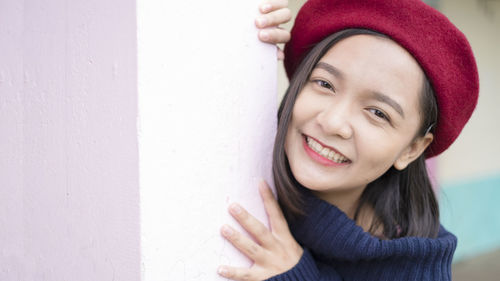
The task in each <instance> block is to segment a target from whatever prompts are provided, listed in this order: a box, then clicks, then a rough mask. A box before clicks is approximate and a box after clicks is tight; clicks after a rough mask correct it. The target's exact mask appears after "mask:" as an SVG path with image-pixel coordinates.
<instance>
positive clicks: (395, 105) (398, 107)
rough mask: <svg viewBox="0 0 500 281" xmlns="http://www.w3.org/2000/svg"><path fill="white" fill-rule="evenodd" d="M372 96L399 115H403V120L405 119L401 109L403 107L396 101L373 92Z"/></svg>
mask: <svg viewBox="0 0 500 281" xmlns="http://www.w3.org/2000/svg"><path fill="white" fill-rule="evenodd" d="M372 95H373V98H374V99H376V100H378V101H380V102H383V103H385V104H387V105H389V106H390V107H392V108H393V109H394V110H395V111H396V112H397V113H399V115H401V117H403V119H404V118H405V113H404V112H403V108H402V107H401V105H399V103H397V102H396V101H395V100H393V99H392V98H390V97H389V96H387V95H384V94H382V93H379V92H372Z"/></svg>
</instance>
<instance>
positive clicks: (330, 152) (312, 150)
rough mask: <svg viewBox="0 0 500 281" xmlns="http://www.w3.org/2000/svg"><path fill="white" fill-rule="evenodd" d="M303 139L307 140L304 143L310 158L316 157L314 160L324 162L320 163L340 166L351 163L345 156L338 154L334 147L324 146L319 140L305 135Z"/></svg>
mask: <svg viewBox="0 0 500 281" xmlns="http://www.w3.org/2000/svg"><path fill="white" fill-rule="evenodd" d="M303 137H304V140H305V143H304V144H305V146H306V147H307V148H309V150H308V151H307V152H308V153H309V154H310V156H314V157H313V158H314V159H315V160H322V161H320V162H321V163H322V164H334V163H335V164H337V165H338V164H347V163H349V162H351V161H350V160H349V159H348V158H347V157H346V156H345V155H343V154H342V153H340V152H338V151H337V150H335V149H334V148H333V147H330V146H327V145H324V144H323V143H321V142H319V141H318V140H316V139H314V138H312V137H310V136H307V135H303ZM318 157H320V158H318ZM324 160H326V161H324Z"/></svg>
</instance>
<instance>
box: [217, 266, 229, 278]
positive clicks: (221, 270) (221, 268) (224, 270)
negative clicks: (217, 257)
mask: <svg viewBox="0 0 500 281" xmlns="http://www.w3.org/2000/svg"><path fill="white" fill-rule="evenodd" d="M217 272H218V273H219V274H220V275H222V276H227V275H228V274H229V271H228V270H227V268H226V267H225V266H219V270H217Z"/></svg>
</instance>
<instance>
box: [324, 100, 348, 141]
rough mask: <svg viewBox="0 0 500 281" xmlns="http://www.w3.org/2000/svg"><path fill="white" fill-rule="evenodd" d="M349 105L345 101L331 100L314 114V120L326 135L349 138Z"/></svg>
mask: <svg viewBox="0 0 500 281" xmlns="http://www.w3.org/2000/svg"><path fill="white" fill-rule="evenodd" d="M351 120H352V116H351V110H350V105H349V103H347V102H340V101H338V100H336V101H333V102H332V103H328V104H326V105H325V107H324V109H323V110H322V111H320V112H319V113H318V115H316V121H317V122H318V124H319V126H320V127H321V128H322V130H323V132H324V133H325V134H326V135H336V136H339V137H341V138H343V139H349V138H351V137H352V135H353V128H352V122H351Z"/></svg>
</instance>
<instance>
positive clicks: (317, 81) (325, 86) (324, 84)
mask: <svg viewBox="0 0 500 281" xmlns="http://www.w3.org/2000/svg"><path fill="white" fill-rule="evenodd" d="M314 82H315V83H316V84H318V85H319V86H320V87H322V88H326V89H328V90H332V91H334V92H335V88H333V86H332V85H330V83H328V82H326V81H323V80H314Z"/></svg>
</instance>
